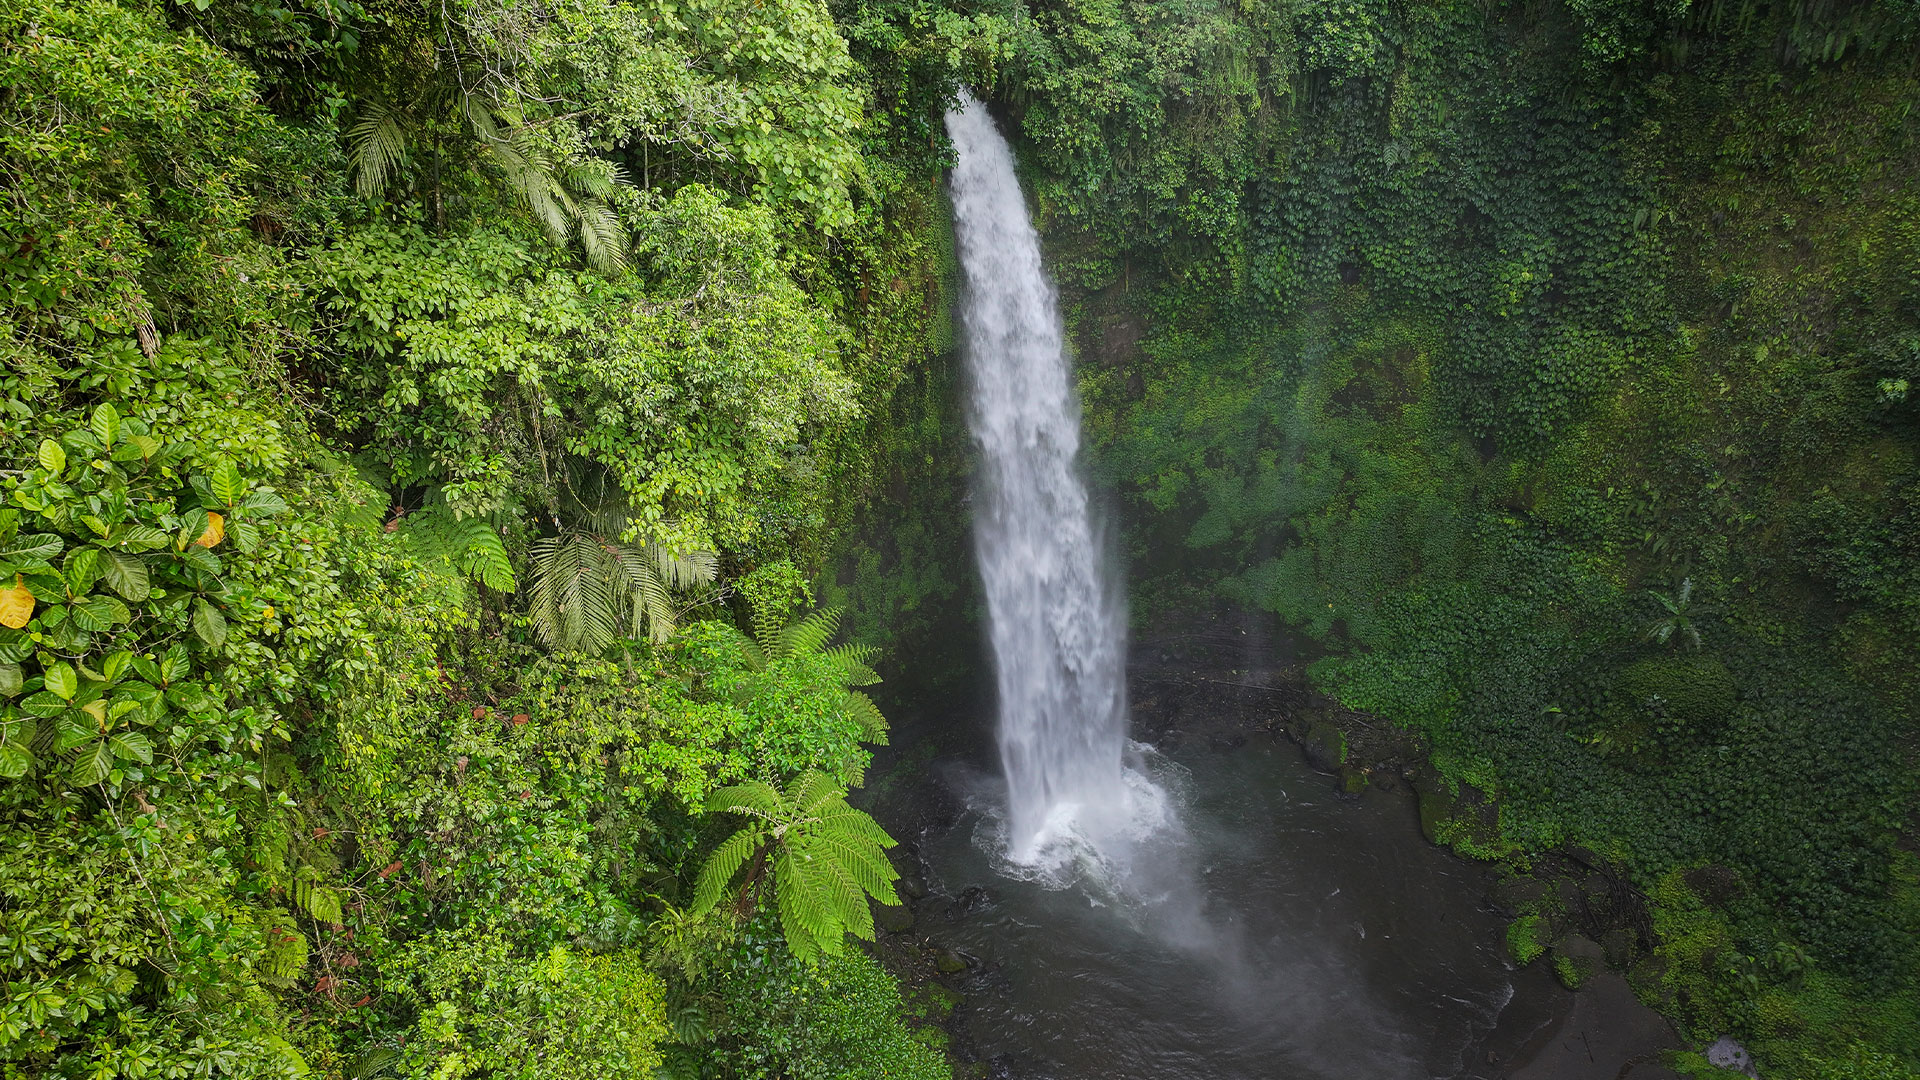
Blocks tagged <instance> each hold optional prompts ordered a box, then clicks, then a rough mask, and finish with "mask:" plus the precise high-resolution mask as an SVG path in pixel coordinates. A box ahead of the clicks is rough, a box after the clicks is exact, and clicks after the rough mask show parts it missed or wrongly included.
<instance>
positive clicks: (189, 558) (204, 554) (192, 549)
mask: <svg viewBox="0 0 1920 1080" xmlns="http://www.w3.org/2000/svg"><path fill="white" fill-rule="evenodd" d="M180 558H181V560H182V561H184V562H185V563H186V564H187V565H188V566H191V567H193V568H194V569H195V570H199V571H201V572H202V573H207V574H215V575H218V574H219V573H220V571H221V570H222V569H224V567H223V566H222V564H221V562H220V556H218V555H215V554H214V553H213V552H211V551H208V550H207V549H206V548H203V547H201V546H199V545H198V544H192V545H189V546H188V547H187V548H186V550H184V551H182V552H180Z"/></svg>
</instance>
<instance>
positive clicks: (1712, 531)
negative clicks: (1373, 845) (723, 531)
mask: <svg viewBox="0 0 1920 1080" xmlns="http://www.w3.org/2000/svg"><path fill="white" fill-rule="evenodd" d="M1176 11H1177V12H1178V14H1177V15H1176ZM1915 15H1916V13H1915V12H1914V11H1913V10H1912V9H1911V8H1910V7H1905V6H1902V5H1893V4H1886V5H1869V4H1851V5H1811V4H1807V5H1800V4H1790V3H1788V4H1760V3H1746V4H1742V3H1699V4H1692V5H1689V4H1684V3H1683V4H1679V5H1632V4H1615V3H1590V4H1589V3H1569V4H1565V5H1559V4H1518V3H1517V4H1501V5H1491V6H1487V5H1456V4H1432V5H1398V6H1396V5H1377V4H1324V5H1321V4H1314V5H1300V6H1292V7H1289V6H1286V5H1278V4H1274V5H1262V4H1254V5H1212V4H1205V3H1200V4H1191V5H1133V6H1128V5H1112V4H1100V3H1076V2H1062V3H1055V4H1045V5H1041V6H1039V7H1037V8H1036V9H1035V12H1034V26H1033V28H1032V33H1033V34H1035V35H1037V36H1038V38H1039V42H1038V43H1037V44H1034V45H1031V46H1029V47H1027V48H1026V49H1024V50H1023V51H1022V52H1021V53H1020V54H1019V56H1018V57H1017V58H1016V60H1015V61H1014V62H1013V63H1012V64H1011V65H1010V70H1009V71H1008V73H1007V76H1006V79H1005V83H1006V87H1007V89H1006V96H1007V98H1008V99H1009V101H1010V102H1011V103H1012V110H1013V112H1014V113H1015V114H1016V115H1017V116H1018V118H1019V119H1020V122H1021V129H1022V131H1023V132H1024V134H1025V136H1026V139H1027V141H1028V145H1027V146H1026V147H1025V155H1026V157H1025V160H1026V161H1027V162H1028V163H1029V168H1030V170H1031V171H1032V173H1033V178H1032V179H1033V183H1034V185H1035V187H1036V189H1037V191H1038V192H1039V196H1040V198H1039V202H1040V205H1041V211H1042V213H1043V216H1044V217H1045V219H1046V220H1047V222H1048V223H1049V224H1048V230H1049V242H1050V244H1051V247H1052V249H1053V253H1054V258H1055V265H1056V267H1058V268H1059V271H1058V272H1059V273H1060V275H1061V276H1062V278H1063V283H1064V284H1065V285H1066V286H1067V288H1068V294H1069V295H1068V299H1069V302H1070V305H1071V309H1072V310H1071V319H1072V321H1073V322H1074V324H1075V325H1074V329H1075V333H1076V337H1077V340H1078V341H1079V342H1080V343H1081V348H1082V351H1083V355H1084V356H1085V357H1086V358H1087V360H1088V362H1087V364H1086V367H1085V375H1084V377H1083V386H1084V387H1085V390H1086V393H1087V394H1088V396H1089V399H1090V401H1089V407H1088V425H1089V427H1090V429H1091V430H1092V433H1093V435H1094V438H1095V440H1096V442H1097V444H1098V449H1097V460H1098V466H1099V468H1100V469H1101V470H1102V471H1103V472H1104V473H1105V475H1106V476H1107V477H1108V478H1109V479H1110V480H1111V482H1112V483H1114V484H1115V485H1116V486H1117V487H1119V488H1120V489H1121V491H1122V492H1123V493H1124V495H1125V496H1126V497H1127V499H1128V511H1127V516H1128V517H1129V519H1130V521H1131V522H1132V523H1133V528H1132V536H1133V544H1134V556H1135V561H1136V564H1137V565H1140V566H1144V567H1152V568H1155V570H1154V572H1153V573H1152V574H1149V575H1147V580H1145V581H1144V582H1141V583H1140V584H1139V585H1138V586H1137V587H1136V590H1137V591H1139V592H1142V593H1144V595H1143V596H1142V597H1141V598H1140V599H1139V600H1137V601H1136V610H1137V611H1139V612H1141V613H1142V614H1143V615H1144V616H1150V615H1151V613H1153V612H1154V611H1156V610H1168V609H1171V608H1174V607H1177V606H1183V605H1186V604H1189V603H1193V602H1198V603H1201V604H1205V603H1230V604H1235V605H1241V606H1245V607H1249V608H1254V609H1264V610H1266V611H1270V612H1272V613H1274V614H1276V615H1277V616H1279V617H1280V619H1282V620H1283V621H1284V622H1286V623H1288V624H1290V625H1292V626H1294V627H1296V628H1299V629H1300V630H1302V631H1303V632H1305V633H1308V634H1311V635H1313V636H1315V637H1318V638H1320V639H1322V640H1323V641H1324V642H1325V643H1326V645H1327V646H1328V647H1329V650H1330V652H1331V655H1330V656H1329V657H1328V658H1327V659H1326V660H1324V661H1322V662H1321V663H1320V664H1319V665H1318V666H1317V667H1316V668H1315V669H1314V676H1315V678H1316V679H1317V681H1318V682H1319V683H1320V685H1321V686H1323V687H1324V688H1326V689H1327V690H1329V691H1330V692H1331V693H1333V694H1335V695H1336V696H1338V697H1339V698H1341V699H1342V700H1343V701H1344V702H1345V703H1347V704H1349V705H1352V706H1355V707H1359V708H1363V709H1367V710H1370V711H1373V712H1375V713H1378V714H1380V715H1382V716H1384V717H1386V718H1388V719H1390V720H1392V721H1393V722H1395V723H1396V724H1398V725H1401V726H1403V727H1404V728H1407V729H1410V730H1411V731H1413V732H1416V733H1418V734H1419V735H1420V736H1422V737H1423V738H1424V739H1425V740H1427V742H1428V743H1429V744H1430V746H1431V752H1432V755H1433V760H1434V763H1435V765H1436V766H1437V767H1438V768H1439V770H1440V771H1441V773H1442V775H1443V777H1444V779H1445V781H1446V783H1448V784H1449V785H1452V786H1453V790H1455V791H1459V790H1460V789H1461V787H1462V786H1466V787H1471V788H1474V789H1476V790H1477V791H1478V792H1479V793H1480V794H1483V795H1486V796H1489V797H1491V799H1492V800H1493V801H1494V803H1495V804H1496V805H1497V806H1498V820H1497V826H1496V827H1495V828H1494V829H1493V830H1492V831H1488V830H1486V829H1484V828H1482V827H1479V826H1478V825H1477V824H1476V821H1477V819H1476V818H1475V816H1474V815H1465V816H1464V817H1463V820H1462V822H1461V823H1460V824H1459V825H1458V826H1457V827H1454V828H1453V829H1452V831H1451V832H1450V835H1453V836H1454V837H1455V838H1456V842H1457V843H1458V844H1459V845H1460V846H1461V847H1462V848H1463V849H1465V850H1469V851H1472V852H1474V853H1477V854H1481V855H1486V856H1491V857H1501V858H1509V859H1512V860H1513V861H1514V862H1515V863H1517V864H1522V865H1523V864H1524V863H1525V862H1526V860H1527V858H1528V857H1529V856H1530V855H1531V854H1533V853H1539V852H1543V851H1546V850H1549V849H1552V848H1554V847H1556V846H1560V845H1579V846H1581V847H1584V848H1585V849H1587V850H1588V851H1589V852H1592V853H1597V857H1599V858H1601V859H1603V860H1605V861H1607V862H1610V863H1613V864H1614V865H1617V866H1619V867H1621V868H1622V869H1623V870H1624V872H1625V873H1626V874H1627V875H1628V876H1629V878H1630V880H1632V881H1633V882H1634V883H1636V884H1637V886H1638V887H1639V888H1640V889H1641V890H1643V892H1644V893H1645V894H1646V895H1647V896H1649V897H1650V898H1651V900H1652V903H1653V907H1654V910H1655V912H1656V916H1655V917H1656V919H1673V920H1677V921H1676V922H1674V923H1672V924H1671V925H1672V926H1673V927H1675V928H1676V929H1673V930H1671V931H1668V930H1662V932H1661V934H1660V935H1659V936H1660V937H1661V938H1662V939H1663V940H1664V942H1665V943H1664V944H1663V945H1662V946H1661V955H1662V958H1663V960H1664V962H1665V963H1666V964H1667V968H1666V970H1667V975H1666V976H1664V980H1665V981H1664V982H1660V983H1659V985H1655V984H1654V983H1652V982H1646V981H1643V982H1642V989H1643V991H1644V992H1645V993H1647V994H1649V995H1651V996H1652V997H1653V998H1654V999H1656V1000H1660V1001H1663V1002H1664V1004H1665V1007H1667V1008H1668V1009H1670V1010H1672V1011H1674V1012H1676V1013H1677V1014H1678V1015H1679V1016H1680V1017H1681V1018H1682V1019H1683V1020H1684V1021H1685V1022H1686V1023H1688V1024H1689V1025H1691V1030H1692V1031H1694V1032H1695V1033H1696V1034H1699V1035H1701V1036H1703V1037H1708V1038H1710V1037H1712V1036H1715V1035H1718V1034H1721V1033H1724V1032H1727V1031H1732V1032H1734V1033H1737V1034H1739V1035H1740V1036H1742V1037H1743V1038H1746V1039H1748V1040H1750V1042H1751V1044H1752V1045H1754V1046H1755V1048H1756V1050H1757V1052H1758V1054H1759V1058H1760V1061H1761V1065H1762V1068H1763V1070H1765V1071H1766V1073H1767V1074H1774V1075H1784V1076H1798V1075H1805V1076H1825V1075H1838V1074H1840V1072H1843V1071H1844V1066H1842V1065H1841V1064H1839V1063H1840V1062H1843V1061H1847V1060H1851V1058H1852V1056H1853V1055H1855V1054H1856V1053H1865V1054H1868V1055H1869V1056H1872V1057H1873V1059H1874V1060H1875V1061H1884V1062H1888V1063H1891V1062H1896V1061H1897V1062H1900V1063H1901V1064H1899V1065H1898V1066H1895V1065H1892V1064H1887V1065H1886V1066H1885V1067H1886V1068H1889V1069H1894V1070H1895V1071H1894V1072H1893V1073H1889V1075H1894V1074H1898V1075H1910V1074H1912V1072H1913V1071H1914V1070H1920V1043H1916V1042H1915V1041H1914V1038H1915V1032H1917V1031H1920V984H1916V983H1915V981H1914V979H1915V972H1916V971H1917V970H1920V963H1916V961H1917V960H1920V952H1916V948H1917V947H1920V946H1917V941H1920V939H1917V938H1916V930H1920V923H1917V922H1916V912H1917V911H1920V895H1916V893H1915V891H1914V889H1913V887H1912V885H1911V882H1910V878H1911V875H1912V872H1913V871H1912V864H1913V857H1912V856H1911V854H1910V853H1904V852H1903V851H1902V850H1901V849H1900V847H1899V845H1898V843H1897V840H1898V837H1899V836H1900V835H1901V834H1902V832H1903V831H1904V832H1905V833H1906V834H1907V835H1908V836H1909V837H1910V836H1911V835H1912V828H1913V825H1912V822H1913V816H1912V815H1913V813H1914V808H1915V801H1914V796H1915V790H1916V786H1915V783H1914V781H1915V777H1916V772H1915V767H1914V761H1913V758H1912V754H1913V749H1914V741H1913V733H1914V730H1915V729H1914V726H1913V713H1912V709H1913V706H1914V704H1915V699H1914V697H1913V694H1912V686H1913V683H1912V672H1913V670H1914V669H1915V666H1916V663H1920V653H1916V651H1915V642H1916V641H1920V623H1916V622H1915V612H1916V610H1917V609H1916V607H1915V604H1916V601H1917V600H1920V590H1916V586H1920V581H1916V580H1915V578H1914V577H1913V573H1914V567H1915V566H1917V565H1920V562H1916V558H1915V557H1916V555H1920V549H1916V547H1915V543H1916V537H1920V533H1917V532H1916V531H1915V529H1914V520H1913V517H1912V504H1913V497H1914V494H1915V492H1916V490H1920V489H1916V484H1920V468H1917V467H1916V454H1917V453H1920V429H1916V426H1915V413H1914V408H1915V404H1914V401H1913V400H1912V399H1910V398H1909V393H1908V391H1909V387H1910V386H1911V385H1912V381H1913V380H1914V379H1915V378H1916V376H1920V370H1916V368H1915V364H1916V363H1917V362H1920V352H1916V351H1915V345H1916V343H1920V304H1917V303H1916V300H1917V298H1920V292H1916V284H1920V283H1917V282H1916V279H1915V278H1914V276H1913V267H1914V266H1915V265H1916V264H1917V263H1916V260H1917V259H1920V252H1916V251H1915V249H1914V248H1913V240H1914V237H1915V236H1916V235H1920V232H1917V231H1916V230H1920V216H1916V214H1920V205H1916V204H1915V202H1914V199H1913V192H1912V190H1911V186H1910V185H1909V184H1907V183H1906V178H1907V177H1910V176H1911V175H1912V173H1913V171H1914V168H1915V166H1916V164H1920V126H1916V125H1917V124H1920V121H1916V119H1915V117H1914V115H1913V107H1914V101H1915V95H1916V93H1920V79H1917V78H1916V74H1917V73H1916V71H1915V69H1914V68H1913V65H1912V56H1913V55H1914V52H1913V49H1914V45H1915V43H1916V41H1920V21H1916V18H1915ZM1175 552H1178V554H1175ZM1688 871H1702V872H1709V876H1713V875H1720V874H1724V875H1728V876H1729V878H1730V880H1733V881H1735V882H1737V883H1738V887H1737V888H1736V889H1734V890H1733V891H1732V893H1730V894H1729V895H1727V896H1722V897H1718V898H1717V899H1715V900H1714V901H1712V902H1711V903H1708V904H1707V905H1706V907H1705V908H1703V909H1702V910H1703V912H1704V914H1702V916H1701V918H1710V919H1712V920H1715V922H1714V925H1715V926H1716V927H1718V929H1717V930H1716V931H1714V932H1715V933H1717V934H1719V935H1720V937H1719V938H1718V939H1716V941H1715V942H1714V943H1713V944H1712V945H1711V946H1708V947H1705V948H1695V947H1693V946H1689V945H1687V944H1685V941H1684V939H1685V933H1690V932H1692V931H1687V932H1685V933H1683V932H1682V931H1680V930H1679V929H1677V927H1679V926H1680V925H1681V922H1680V921H1678V920H1684V919H1685V918H1686V917H1687V916H1686V915H1685V914H1684V912H1685V911H1687V910H1691V909H1688V908H1686V906H1685V903H1684V902H1683V901H1682V899H1681V898H1680V897H1679V895H1678V894H1677V893H1675V892H1673V891H1672V889H1670V888H1664V887H1662V886H1661V883H1663V882H1671V881H1675V880H1681V879H1679V878H1675V877H1674V875H1677V874H1683V873H1685V872H1688ZM1689 925H1691V924H1689ZM1702 932H1704V931H1702ZM1532 951H1533V952H1536V953H1537V952H1538V951H1539V950H1538V948H1537V947H1535V948H1534V949H1533V950H1532ZM1776 956H1778V957H1790V958H1798V959H1794V960H1793V962H1792V963H1786V962H1784V961H1783V962H1781V963H1774V962H1772V960H1771V958H1774V957H1776ZM1647 970H1651V969H1647ZM1806 972H1810V973H1811V974H1806ZM1900 1070H1906V1071H1904V1072H1902V1071H1900Z"/></svg>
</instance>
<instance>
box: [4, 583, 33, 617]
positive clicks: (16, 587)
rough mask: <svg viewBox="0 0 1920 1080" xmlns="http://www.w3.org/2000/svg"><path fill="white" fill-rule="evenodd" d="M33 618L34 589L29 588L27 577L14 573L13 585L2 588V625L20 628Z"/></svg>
mask: <svg viewBox="0 0 1920 1080" xmlns="http://www.w3.org/2000/svg"><path fill="white" fill-rule="evenodd" d="M31 618H33V591H32V590H31V589H28V588H27V579H26V578H24V577H22V576H21V575H19V574H15V575H13V587H12V588H10V589H0V626H7V627H11V628H13V629H15V630H19V629H21V628H22V627H24V626H26V625H27V620H28V619H31Z"/></svg>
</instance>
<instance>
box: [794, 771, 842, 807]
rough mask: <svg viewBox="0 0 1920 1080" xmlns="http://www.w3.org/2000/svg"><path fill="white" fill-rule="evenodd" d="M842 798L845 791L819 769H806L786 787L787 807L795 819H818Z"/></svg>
mask: <svg viewBox="0 0 1920 1080" xmlns="http://www.w3.org/2000/svg"><path fill="white" fill-rule="evenodd" d="M844 796H845V791H844V790H842V789H841V787H840V785H838V784H836V783H834V782H833V777H831V776H828V775H827V774H826V773H823V772H821V771H820V770H819V769H808V770H806V771H805V772H802V773H801V774H800V775H799V776H796V777H794V778H793V780H792V782H791V783H789V784H788V785H787V806H789V807H790V808H791V809H792V812H793V815H794V816H795V817H796V818H814V817H819V816H820V814H821V813H823V812H824V811H826V810H828V809H830V808H831V807H832V804H834V803H836V802H841V800H842V799H843V798H844ZM842 805H845V804H844V803H842Z"/></svg>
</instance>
